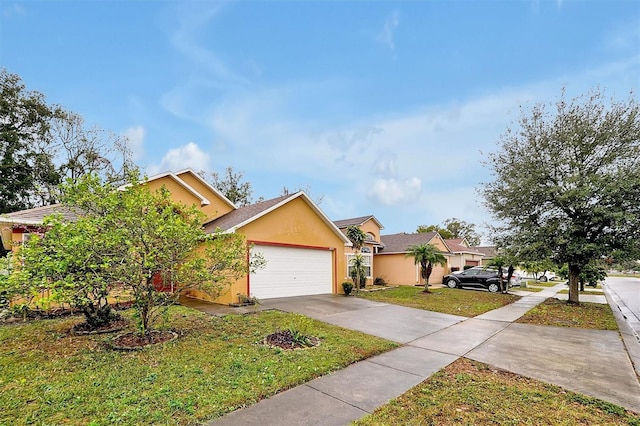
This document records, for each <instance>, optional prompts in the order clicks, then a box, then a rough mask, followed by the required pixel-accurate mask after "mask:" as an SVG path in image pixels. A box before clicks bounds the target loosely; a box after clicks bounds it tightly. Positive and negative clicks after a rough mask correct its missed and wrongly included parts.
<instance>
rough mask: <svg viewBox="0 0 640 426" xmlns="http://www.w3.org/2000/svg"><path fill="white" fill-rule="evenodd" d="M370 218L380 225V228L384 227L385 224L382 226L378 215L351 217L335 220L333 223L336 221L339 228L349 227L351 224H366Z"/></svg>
mask: <svg viewBox="0 0 640 426" xmlns="http://www.w3.org/2000/svg"><path fill="white" fill-rule="evenodd" d="M368 220H373V221H374V222H375V223H376V224H377V225H378V227H380V229H384V226H382V224H381V223H380V221H378V219H376V217H375V216H373V215H369V216H360V217H353V218H351V219H341V220H334V221H333V223H335V225H336V226H337V227H338V228H340V229H343V228H348V227H349V226H361V225H364V223H365V222H366V221H368Z"/></svg>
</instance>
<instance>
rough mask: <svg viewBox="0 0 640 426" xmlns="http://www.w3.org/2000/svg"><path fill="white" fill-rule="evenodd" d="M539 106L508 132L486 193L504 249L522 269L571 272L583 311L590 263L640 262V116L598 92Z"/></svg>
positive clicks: (632, 106) (631, 105)
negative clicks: (582, 282) (538, 263)
mask: <svg viewBox="0 0 640 426" xmlns="http://www.w3.org/2000/svg"><path fill="white" fill-rule="evenodd" d="M550 107H552V106H549V105H542V104H540V105H536V106H534V107H533V108H532V109H531V110H530V111H523V112H522V115H521V118H520V120H519V122H518V123H517V124H518V125H517V127H516V128H508V129H507V131H506V133H505V134H504V135H503V136H502V137H501V139H500V141H499V143H498V149H497V151H496V152H495V153H494V154H493V155H492V157H491V162H490V163H488V166H489V167H490V168H491V170H492V172H493V180H492V181H490V182H488V183H486V184H485V185H484V187H483V188H482V194H483V196H484V199H485V202H486V206H487V208H488V209H489V210H490V211H491V212H492V214H493V216H494V217H495V219H497V220H498V221H499V223H500V225H499V226H497V227H496V229H495V231H496V232H497V235H498V241H501V242H502V244H503V245H504V246H506V247H508V248H509V249H511V252H513V253H521V254H522V255H523V259H522V260H540V259H532V258H529V257H530V256H529V255H531V254H535V255H537V256H547V257H549V258H551V259H552V260H553V261H555V262H556V263H557V264H558V265H562V264H564V263H567V264H568V265H569V271H570V280H569V281H570V290H569V302H570V303H578V301H579V300H578V280H579V276H580V272H581V271H582V270H583V269H584V268H585V266H586V265H588V264H589V263H590V262H591V261H593V260H596V259H600V258H602V257H605V256H609V255H611V254H612V253H614V251H615V252H616V253H618V257H619V256H620V255H621V253H622V256H624V255H627V256H632V255H634V254H637V250H638V244H639V242H640V203H638V200H639V199H640V109H639V106H638V103H637V101H636V100H635V97H634V95H633V94H631V95H630V96H629V98H628V100H626V101H622V102H619V101H615V100H608V99H605V97H604V96H603V94H601V93H600V92H599V91H593V92H591V93H589V94H586V95H582V96H580V97H578V98H576V99H574V100H573V101H571V102H568V101H566V100H565V95H564V93H563V94H562V96H561V97H560V99H559V100H558V101H557V103H556V104H555V108H554V109H553V110H551V108H550Z"/></svg>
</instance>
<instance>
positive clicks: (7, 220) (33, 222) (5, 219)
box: [0, 213, 55, 225]
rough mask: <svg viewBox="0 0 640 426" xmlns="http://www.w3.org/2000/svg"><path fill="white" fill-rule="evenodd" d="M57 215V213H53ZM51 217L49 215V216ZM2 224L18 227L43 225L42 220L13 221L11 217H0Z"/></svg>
mask: <svg viewBox="0 0 640 426" xmlns="http://www.w3.org/2000/svg"><path fill="white" fill-rule="evenodd" d="M52 214H55V213H52ZM47 216H49V215H47ZM0 223H6V224H7V225H8V224H18V225H42V221H41V220H35V219H11V218H9V217H6V216H0Z"/></svg>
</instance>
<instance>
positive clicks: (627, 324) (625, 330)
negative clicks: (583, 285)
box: [603, 284, 640, 377]
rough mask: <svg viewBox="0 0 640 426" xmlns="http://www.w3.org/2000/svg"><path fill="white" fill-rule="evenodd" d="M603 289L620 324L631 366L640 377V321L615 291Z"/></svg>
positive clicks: (605, 286)
mask: <svg viewBox="0 0 640 426" xmlns="http://www.w3.org/2000/svg"><path fill="white" fill-rule="evenodd" d="M603 288H604V294H605V297H606V298H607V302H608V303H609V306H611V308H612V309H611V311H612V312H613V315H614V317H615V318H616V322H617V323H618V329H619V330H620V336H621V337H622V342H623V344H624V346H625V348H626V349H627V354H628V355H629V358H630V359H631V364H633V368H634V369H635V370H636V375H637V376H638V377H640V320H639V319H638V318H636V316H635V315H634V314H633V312H631V310H630V309H629V308H627V306H626V305H625V304H624V302H623V301H622V300H621V299H620V297H618V295H617V294H616V292H615V291H614V290H612V289H611V288H609V286H607V285H606V284H605V285H604V286H603Z"/></svg>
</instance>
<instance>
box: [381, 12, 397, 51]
mask: <svg viewBox="0 0 640 426" xmlns="http://www.w3.org/2000/svg"><path fill="white" fill-rule="evenodd" d="M398 25H400V16H399V15H398V11H397V10H396V11H393V13H391V15H390V16H388V17H387V19H386V20H385V21H384V26H383V27H382V31H381V32H380V34H378V41H379V42H381V43H382V44H384V45H385V46H387V47H388V48H389V49H391V50H392V51H394V50H395V49H396V43H395V40H394V33H395V31H396V28H398Z"/></svg>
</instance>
